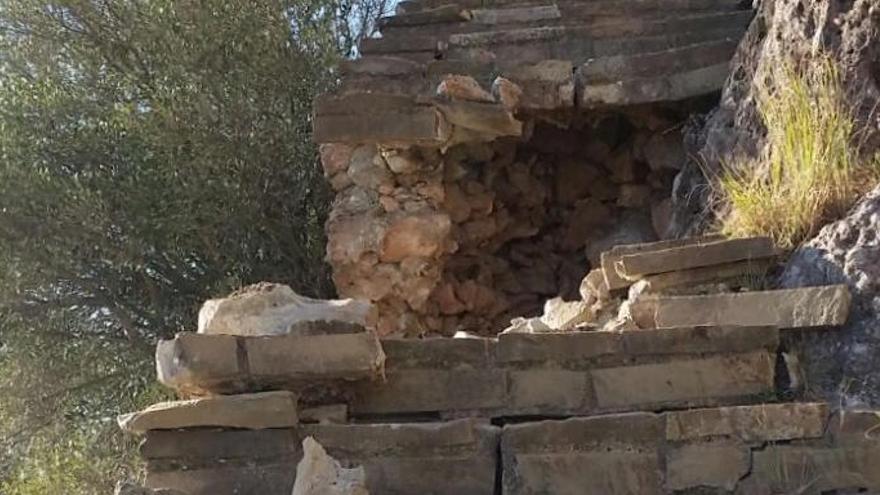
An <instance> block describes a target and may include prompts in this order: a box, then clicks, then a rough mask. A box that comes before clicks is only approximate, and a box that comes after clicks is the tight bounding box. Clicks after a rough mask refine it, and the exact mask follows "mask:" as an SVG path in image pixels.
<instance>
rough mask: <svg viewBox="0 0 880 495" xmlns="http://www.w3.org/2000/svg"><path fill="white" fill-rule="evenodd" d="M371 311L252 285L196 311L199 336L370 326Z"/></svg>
mask: <svg viewBox="0 0 880 495" xmlns="http://www.w3.org/2000/svg"><path fill="white" fill-rule="evenodd" d="M375 312H376V310H375V308H374V307H373V305H372V304H371V303H369V302H366V301H358V300H354V299H339V300H322V299H312V298H309V297H305V296H301V295H299V294H297V293H296V292H294V291H293V289H291V288H290V287H288V286H286V285H280V284H269V283H263V284H256V285H251V286H249V287H245V288H244V289H241V290H240V291H238V292H236V293H234V294H232V295H230V296H229V297H226V298H222V299H210V300H208V301H206V302H205V304H204V305H203V306H202V309H201V311H199V329H198V332H199V333H205V334H226V335H247V336H259V335H285V334H288V333H292V332H293V333H296V332H297V331H298V330H303V329H304V328H307V327H309V326H310V325H309V324H310V323H314V322H328V323H339V324H341V326H343V327H344V326H347V325H349V326H350V325H356V326H361V327H372V326H373V325H374V324H375V318H376V315H375Z"/></svg>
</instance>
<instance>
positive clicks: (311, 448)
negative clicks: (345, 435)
mask: <svg viewBox="0 0 880 495" xmlns="http://www.w3.org/2000/svg"><path fill="white" fill-rule="evenodd" d="M302 450H303V458H302V460H301V461H299V464H297V466H296V482H295V483H294V485H293V495H369V492H367V488H366V486H365V485H366V474H365V473H364V468H363V467H356V468H343V467H342V466H341V465H340V464H339V462H338V461H337V460H336V459H333V458H332V457H330V456H329V455H327V451H325V450H324V448H323V447H321V444H319V443H318V442H316V441H315V439H314V438H312V437H306V439H305V440H303V443H302Z"/></svg>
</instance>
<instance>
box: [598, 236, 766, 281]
mask: <svg viewBox="0 0 880 495" xmlns="http://www.w3.org/2000/svg"><path fill="white" fill-rule="evenodd" d="M777 254H778V251H777V249H776V246H775V245H774V243H773V240H772V239H770V238H769V237H748V238H741V239H722V240H715V241H709V242H700V241H697V242H695V243H688V244H685V245H682V246H672V247H667V248H664V249H651V250H642V251H640V252H637V253H632V254H624V255H622V256H620V258H619V259H618V260H617V261H615V262H614V266H613V268H614V270H615V271H616V272H617V274H618V275H619V276H621V277H622V278H624V279H627V280H639V279H641V278H644V277H645V276H648V275H654V274H658V273H667V272H676V271H681V270H689V269H692V268H701V267H706V266H712V265H721V264H724V263H733V262H735V261H748V260H759V259H764V258H771V257H774V256H776V255H777Z"/></svg>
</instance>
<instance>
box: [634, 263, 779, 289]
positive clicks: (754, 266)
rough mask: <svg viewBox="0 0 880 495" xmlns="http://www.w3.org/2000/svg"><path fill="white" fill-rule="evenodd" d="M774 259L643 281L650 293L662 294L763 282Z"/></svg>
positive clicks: (694, 269) (719, 266)
mask: <svg viewBox="0 0 880 495" xmlns="http://www.w3.org/2000/svg"><path fill="white" fill-rule="evenodd" d="M774 262H775V259H774V258H763V259H759V260H746V261H736V262H733V263H724V264H721V265H713V266H704V267H700V268H692V269H690V270H682V271H678V272H667V273H658V274H655V275H648V276H646V277H645V278H643V279H642V280H644V281H645V283H646V284H647V287H646V290H647V291H648V292H662V291H664V290H666V289H670V288H677V287H682V288H686V287H694V286H698V285H701V284H707V283H713V282H720V281H724V280H731V279H737V278H742V279H745V280H762V279H763V278H764V277H765V276H766V274H767V270H769V269H770V267H771V266H773V263H774Z"/></svg>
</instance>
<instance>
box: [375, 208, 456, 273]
mask: <svg viewBox="0 0 880 495" xmlns="http://www.w3.org/2000/svg"><path fill="white" fill-rule="evenodd" d="M451 227H452V223H451V221H450V220H449V216H448V215H445V214H442V213H424V214H421V215H412V216H404V217H399V218H398V219H396V220H394V221H393V222H392V223H391V225H390V226H389V227H388V230H387V232H386V233H385V236H384V237H383V239H382V246H381V251H380V254H379V257H380V259H381V260H382V261H385V262H395V261H402V260H403V259H404V258H408V257H410V256H419V257H424V258H430V257H432V256H436V255H437V254H439V253H440V252H441V251H442V250H443V246H444V244H445V243H446V241H447V239H448V238H449V232H450V229H451Z"/></svg>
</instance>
